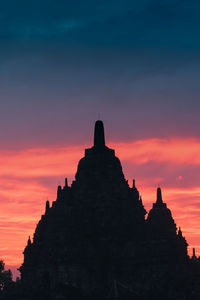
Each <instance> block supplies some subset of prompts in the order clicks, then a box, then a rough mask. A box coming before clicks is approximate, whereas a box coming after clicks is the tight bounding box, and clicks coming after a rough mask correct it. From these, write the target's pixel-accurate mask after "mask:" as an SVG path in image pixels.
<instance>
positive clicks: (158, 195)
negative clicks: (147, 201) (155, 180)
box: [156, 187, 163, 204]
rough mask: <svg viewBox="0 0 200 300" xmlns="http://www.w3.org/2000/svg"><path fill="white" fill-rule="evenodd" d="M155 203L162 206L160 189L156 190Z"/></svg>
mask: <svg viewBox="0 0 200 300" xmlns="http://www.w3.org/2000/svg"><path fill="white" fill-rule="evenodd" d="M156 203H157V204H162V203H163V201H162V192H161V188H160V187H158V188H157V200H156Z"/></svg>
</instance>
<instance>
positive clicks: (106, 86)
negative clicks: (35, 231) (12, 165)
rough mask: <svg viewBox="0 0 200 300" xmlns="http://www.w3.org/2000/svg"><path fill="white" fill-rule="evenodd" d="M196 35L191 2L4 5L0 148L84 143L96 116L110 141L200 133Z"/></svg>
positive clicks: (0, 15) (197, 5)
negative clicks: (104, 126) (102, 121)
mask: <svg viewBox="0 0 200 300" xmlns="http://www.w3.org/2000/svg"><path fill="white" fill-rule="evenodd" d="M199 36H200V2H199V1H194V0H190V1H189V0H188V1H184V0H182V1H175V0H173V1H172V0H167V1H157V0H144V1H128V0H127V1H121V0H115V1H109V0H107V1H94V0H93V1H87V0H84V1H83V0H79V1H75V0H74V1H59V0H57V1H43V0H40V1H37V0H36V1H1V3H0V41H1V47H0V91H1V94H0V128H1V130H0V138H1V141H2V142H1V146H2V147H5V146H6V147H8V146H11V147H13V146H15V147H21V146H24V145H26V146H32V145H38V144H40V145H41V144H49V145H51V144H55V143H58V144H59V143H62V142H64V143H66V142H68V143H78V142H83V141H85V140H86V141H87V140H88V139H89V138H90V135H89V134H91V128H92V125H93V122H94V120H95V119H96V118H97V117H98V114H99V113H100V115H101V118H102V119H103V120H104V121H105V123H106V125H107V127H108V128H109V132H108V138H109V137H110V138H112V139H115V140H124V139H135V138H145V137H154V136H159V137H166V136H167V137H168V136H174V135H175V136H198V137H199V135H200V124H199V123H200V121H199V110H200V104H199V103H200V102H199V94H200V93H199V91H200V87H199V78H200V76H199V75H200V69H199V67H200V52H199V50H200V39H199ZM88 127H89V128H90V129H88ZM80 131H81V132H80Z"/></svg>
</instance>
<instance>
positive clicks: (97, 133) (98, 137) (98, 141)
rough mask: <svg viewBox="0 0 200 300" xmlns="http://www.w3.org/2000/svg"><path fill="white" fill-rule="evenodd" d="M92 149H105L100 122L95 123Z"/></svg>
mask: <svg viewBox="0 0 200 300" xmlns="http://www.w3.org/2000/svg"><path fill="white" fill-rule="evenodd" d="M94 147H95V148H103V147H105V136H104V126H103V122H102V121H101V120H98V121H96V123H95V129H94Z"/></svg>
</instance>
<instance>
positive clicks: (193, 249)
mask: <svg viewBox="0 0 200 300" xmlns="http://www.w3.org/2000/svg"><path fill="white" fill-rule="evenodd" d="M196 258H197V257H196V253H195V248H192V259H196Z"/></svg>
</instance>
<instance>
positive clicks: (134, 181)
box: [133, 179, 135, 189]
mask: <svg viewBox="0 0 200 300" xmlns="http://www.w3.org/2000/svg"><path fill="white" fill-rule="evenodd" d="M133 189H135V179H133Z"/></svg>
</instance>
